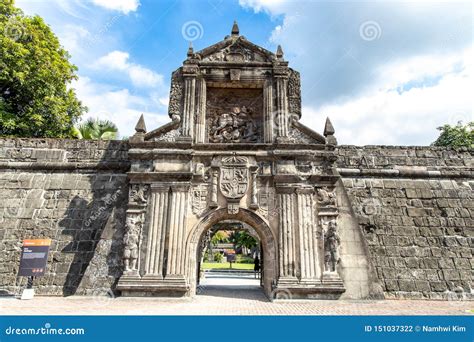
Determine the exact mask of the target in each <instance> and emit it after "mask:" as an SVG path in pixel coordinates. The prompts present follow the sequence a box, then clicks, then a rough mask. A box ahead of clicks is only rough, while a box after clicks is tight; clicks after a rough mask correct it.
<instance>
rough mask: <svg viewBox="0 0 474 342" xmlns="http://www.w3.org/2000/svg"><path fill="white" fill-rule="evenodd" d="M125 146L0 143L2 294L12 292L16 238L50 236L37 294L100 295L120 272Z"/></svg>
mask: <svg viewBox="0 0 474 342" xmlns="http://www.w3.org/2000/svg"><path fill="white" fill-rule="evenodd" d="M127 150H128V144H127V143H126V142H120V141H112V142H105V141H80V140H53V139H0V189H1V190H0V250H1V261H2V262H1V263H0V291H1V292H3V293H18V292H19V291H20V287H21V286H22V285H24V284H25V280H26V279H25V278H17V276H16V275H17V273H18V264H19V258H20V252H21V244H22V240H23V239H25V238H33V237H34V238H42V237H44V238H51V239H52V240H53V242H52V246H51V249H50V254H49V260H48V269H47V273H46V275H45V276H44V277H41V278H38V279H37V280H36V281H35V285H36V286H35V289H36V292H37V293H38V294H49V295H69V294H74V293H75V294H94V293H97V294H99V293H103V292H105V291H107V290H108V289H110V287H111V286H112V285H113V284H114V282H116V279H117V278H118V276H120V273H121V265H120V262H121V261H120V260H121V256H120V253H121V251H122V246H121V244H122V236H123V231H122V230H123V225H124V223H123V222H124V217H125V209H124V208H125V203H126V199H127V196H128V189H127V183H126V182H127V180H126V174H125V172H126V170H127V169H128V162H127Z"/></svg>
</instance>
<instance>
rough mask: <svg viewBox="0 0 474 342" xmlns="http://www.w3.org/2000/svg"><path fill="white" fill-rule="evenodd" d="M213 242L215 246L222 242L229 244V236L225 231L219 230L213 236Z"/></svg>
mask: <svg viewBox="0 0 474 342" xmlns="http://www.w3.org/2000/svg"><path fill="white" fill-rule="evenodd" d="M211 242H212V244H213V245H217V244H218V243H221V242H227V235H226V234H225V233H224V232H223V231H220V230H218V231H217V232H215V233H214V235H213V236H212V238H211Z"/></svg>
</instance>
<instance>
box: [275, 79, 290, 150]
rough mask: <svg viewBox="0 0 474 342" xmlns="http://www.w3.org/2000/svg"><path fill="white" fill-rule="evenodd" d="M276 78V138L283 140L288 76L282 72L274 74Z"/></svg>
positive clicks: (285, 136) (286, 132) (286, 115)
mask: <svg viewBox="0 0 474 342" xmlns="http://www.w3.org/2000/svg"><path fill="white" fill-rule="evenodd" d="M275 78H276V98H277V102H276V120H277V140H278V141H285V140H286V138H287V137H288V122H289V119H288V98H287V95H286V90H287V87H288V77H287V76H285V75H284V74H278V75H275Z"/></svg>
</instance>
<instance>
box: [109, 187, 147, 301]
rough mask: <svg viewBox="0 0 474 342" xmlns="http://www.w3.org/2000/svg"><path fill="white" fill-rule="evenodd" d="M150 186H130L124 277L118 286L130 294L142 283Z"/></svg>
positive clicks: (124, 239)
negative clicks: (142, 251) (130, 291)
mask: <svg viewBox="0 0 474 342" xmlns="http://www.w3.org/2000/svg"><path fill="white" fill-rule="evenodd" d="M148 193H149V185H148V184H130V188H129V196H128V208H127V217H126V223H125V234H124V237H123V244H124V252H123V265H124V271H123V275H122V276H121V277H120V280H119V282H118V284H117V289H118V290H123V293H124V294H127V293H128V290H129V289H130V288H133V287H134V286H136V285H137V284H139V283H140V280H141V276H140V269H141V259H142V253H141V251H140V250H141V247H142V243H143V242H142V235H143V229H144V226H145V212H146V207H147V203H148V197H149V195H148Z"/></svg>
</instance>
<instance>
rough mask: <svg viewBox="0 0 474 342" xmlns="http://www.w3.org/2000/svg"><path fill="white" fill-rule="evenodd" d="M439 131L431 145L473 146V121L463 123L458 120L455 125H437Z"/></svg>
mask: <svg viewBox="0 0 474 342" xmlns="http://www.w3.org/2000/svg"><path fill="white" fill-rule="evenodd" d="M438 130H440V131H441V134H440V135H439V137H438V139H436V141H435V142H434V143H433V144H432V145H433V146H451V147H469V148H474V122H469V123H468V124H466V125H463V124H462V122H461V121H460V122H458V124H457V125H456V126H451V125H444V126H442V127H438Z"/></svg>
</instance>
